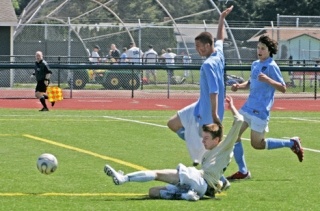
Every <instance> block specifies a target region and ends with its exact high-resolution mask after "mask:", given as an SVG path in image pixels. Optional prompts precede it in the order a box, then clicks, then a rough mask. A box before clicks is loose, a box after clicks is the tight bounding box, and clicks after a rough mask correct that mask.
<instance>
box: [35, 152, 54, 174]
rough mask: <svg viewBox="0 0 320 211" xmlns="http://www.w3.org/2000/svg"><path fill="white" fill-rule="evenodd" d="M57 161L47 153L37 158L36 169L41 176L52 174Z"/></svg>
mask: <svg viewBox="0 0 320 211" xmlns="http://www.w3.org/2000/svg"><path fill="white" fill-rule="evenodd" d="M57 167H58V160H57V158H56V157H55V156H54V155H52V154H49V153H44V154H42V155H40V156H39V157H38V160H37V168H38V170H39V171H40V173H42V174H52V173H53V172H55V171H56V170H57Z"/></svg>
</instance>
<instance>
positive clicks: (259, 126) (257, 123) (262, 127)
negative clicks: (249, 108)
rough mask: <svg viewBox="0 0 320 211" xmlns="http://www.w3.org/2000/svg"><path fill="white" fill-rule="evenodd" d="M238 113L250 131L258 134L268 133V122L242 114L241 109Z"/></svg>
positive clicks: (245, 113)
mask: <svg viewBox="0 0 320 211" xmlns="http://www.w3.org/2000/svg"><path fill="white" fill-rule="evenodd" d="M239 113H240V114H242V115H243V118H244V121H245V122H246V123H248V125H249V127H250V128H251V130H254V131H257V132H259V133H264V132H269V127H268V123H269V121H268V120H263V119H260V118H258V117H256V116H253V115H250V114H249V113H247V112H244V111H243V110H241V109H240V111H239Z"/></svg>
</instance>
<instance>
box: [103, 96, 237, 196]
mask: <svg viewBox="0 0 320 211" xmlns="http://www.w3.org/2000/svg"><path fill="white" fill-rule="evenodd" d="M226 101H227V103H228V105H229V108H230V109H231V111H232V113H233V115H234V121H233V126H232V128H231V129H230V131H229V133H228V135H227V137H226V138H225V139H224V140H222V137H223V132H222V126H219V125H218V124H209V125H204V126H203V127H202V129H203V132H202V143H203V145H204V147H205V149H206V152H205V153H204V155H203V157H202V162H201V169H200V170H198V169H196V168H195V167H186V166H184V165H183V164H179V165H178V166H177V168H176V169H163V170H146V171H137V172H133V173H129V174H126V175H123V174H122V173H121V172H117V171H115V170H114V169H113V168H112V167H111V166H109V165H106V166H105V168H104V171H105V173H106V174H107V175H108V176H110V177H112V179H113V182H114V183H115V184H116V185H121V184H123V183H126V182H147V181H152V180H157V181H162V182H166V183H169V184H168V185H167V186H163V187H152V188H150V190H149V196H150V198H161V199H184V200H188V201H196V200H199V199H200V198H202V197H204V196H209V197H214V195H215V193H217V192H220V191H222V190H224V188H225V185H224V184H222V182H221V181H220V177H221V175H222V174H223V171H224V168H225V167H226V166H227V165H228V164H229V162H230V160H231V158H232V155H233V154H232V150H233V145H234V143H235V141H236V140H237V136H238V133H239V131H240V128H241V125H242V123H243V116H242V115H241V114H239V112H238V111H237V110H236V108H235V107H234V105H233V100H232V98H231V97H229V96H227V98H226Z"/></svg>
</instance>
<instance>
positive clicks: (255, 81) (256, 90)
mask: <svg viewBox="0 0 320 211" xmlns="http://www.w3.org/2000/svg"><path fill="white" fill-rule="evenodd" d="M277 48H278V44H277V42H276V41H274V40H272V39H271V38H269V37H268V36H265V35H262V36H261V37H260V38H259V43H258V46H257V54H258V60H257V61H254V62H253V63H252V66H251V76H250V79H249V80H248V81H245V82H244V83H241V84H233V85H232V87H231V90H232V91H237V90H238V89H247V88H250V94H249V97H248V99H247V101H246V102H245V104H244V105H243V106H242V108H241V109H240V113H241V114H242V115H243V116H244V123H243V125H242V128H241V130H240V133H239V137H238V141H237V142H236V144H235V146H234V158H235V160H236V162H237V164H238V167H239V171H238V172H236V173H234V174H233V175H231V176H229V177H227V179H229V180H235V179H249V178H250V177H251V173H250V171H248V169H247V166H246V163H245V158H244V151H243V147H242V143H241V135H242V134H243V132H244V131H245V130H246V129H247V128H248V127H250V128H251V135H250V136H251V137H250V139H251V145H252V147H253V148H255V149H278V148H283V147H288V148H291V150H292V151H293V152H294V153H295V154H296V155H297V156H298V159H299V161H300V162H302V160H303V148H302V146H301V143H300V138H299V137H292V138H291V139H288V140H282V139H275V138H267V139H265V132H268V131H269V129H268V122H269V119H270V110H271V108H272V106H273V103H274V93H275V91H276V90H277V91H280V92H282V93H285V92H286V85H285V82H284V80H283V77H282V75H281V72H280V69H279V67H278V65H277V64H276V62H275V61H274V60H273V58H272V56H273V54H276V53H277V50H278V49H277Z"/></svg>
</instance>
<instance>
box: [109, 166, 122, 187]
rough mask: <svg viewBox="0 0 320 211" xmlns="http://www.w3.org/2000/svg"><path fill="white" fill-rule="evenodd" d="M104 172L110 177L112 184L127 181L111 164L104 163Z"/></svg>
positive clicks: (120, 183)
mask: <svg viewBox="0 0 320 211" xmlns="http://www.w3.org/2000/svg"><path fill="white" fill-rule="evenodd" d="M104 172H105V173H106V174H107V175H108V176H109V177H112V179H113V182H114V184H116V185H122V184H123V183H125V182H127V180H126V177H125V176H124V175H122V174H121V173H118V172H116V171H115V170H114V169H113V168H112V167H111V166H109V165H106V166H105V167H104Z"/></svg>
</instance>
